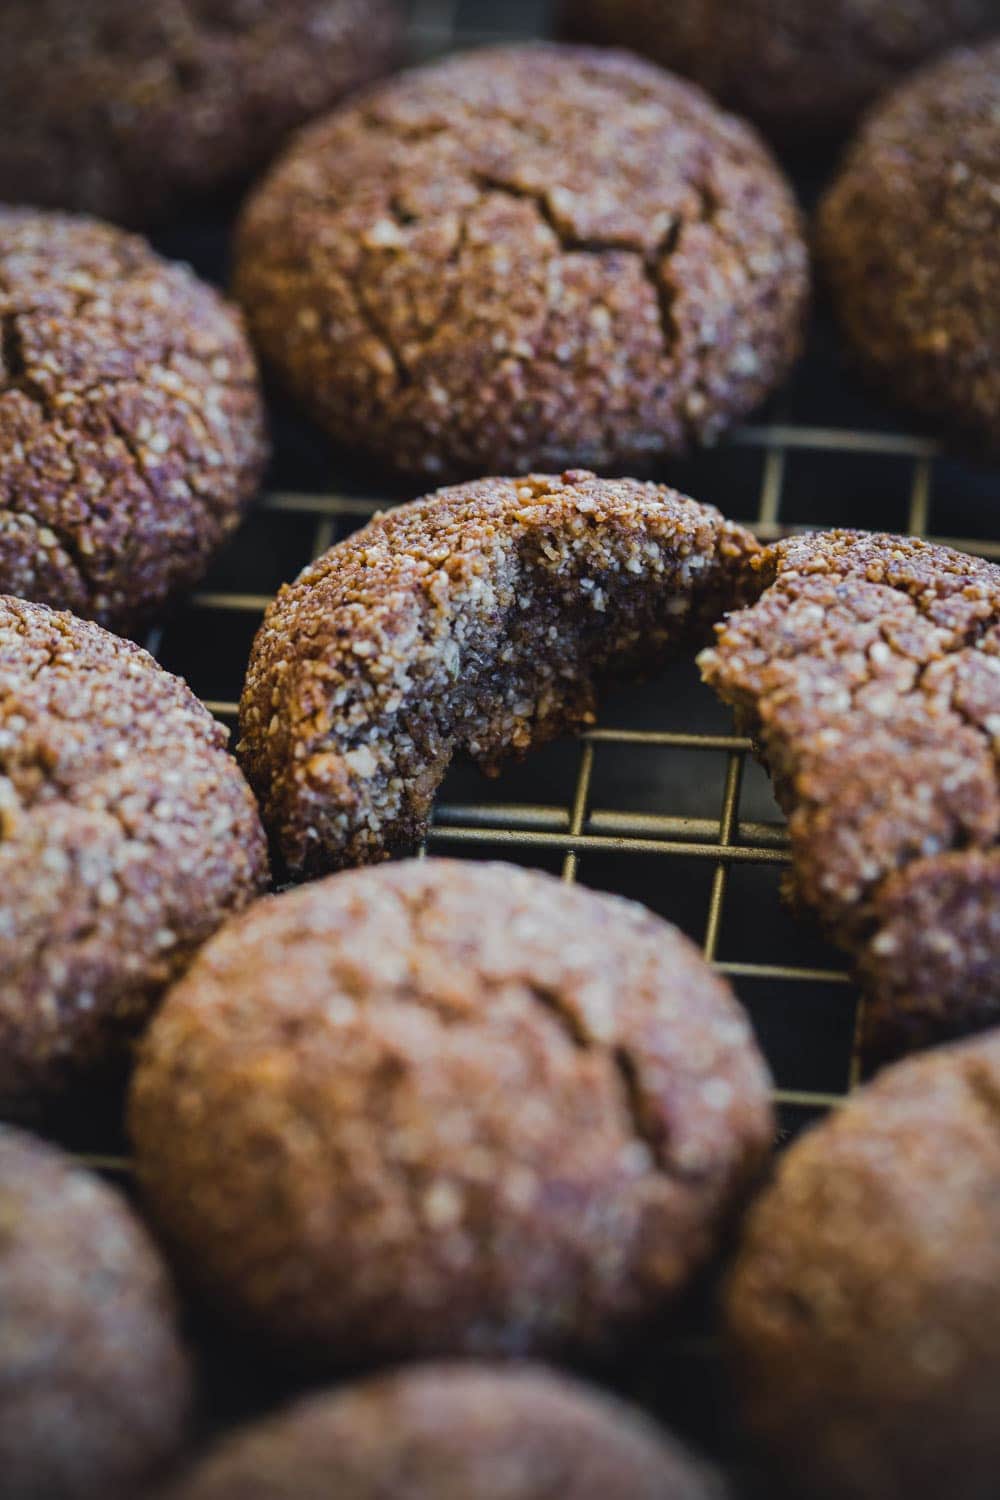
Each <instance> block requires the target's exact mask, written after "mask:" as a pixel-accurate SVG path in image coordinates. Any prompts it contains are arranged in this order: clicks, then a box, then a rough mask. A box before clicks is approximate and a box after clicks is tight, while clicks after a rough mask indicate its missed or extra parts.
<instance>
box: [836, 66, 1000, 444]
mask: <svg viewBox="0 0 1000 1500" xmlns="http://www.w3.org/2000/svg"><path fill="white" fill-rule="evenodd" d="M998 241H1000V40H997V41H994V42H991V43H989V44H988V45H985V46H983V47H980V48H978V49H974V50H973V49H969V50H965V51H959V52H955V53H952V54H951V56H949V57H947V58H946V59H945V60H944V61H943V62H940V63H938V64H936V65H935V66H934V67H931V68H928V69H926V70H925V71H923V72H922V73H919V74H918V75H917V76H916V77H915V78H913V79H912V80H909V81H908V82H906V83H904V84H903V85H902V86H901V87H900V88H898V89H897V90H896V91H895V93H893V94H891V95H890V96H889V98H888V99H886V100H885V101H884V102H883V103H882V104H880V105H879V106H878V107H877V108H876V109H875V110H874V112H873V113H872V114H871V116H870V117H869V118H868V119H867V120H866V122H865V123H864V125H863V126H862V128H861V131H860V133H859V135H858V137H857V139H856V140H855V142H854V144H853V145H852V147H851V149H850V151H849V152H848V155H847V158H846V160H845V162H844V165H843V167H842V168H841V171H840V174H839V176H838V177H837V178H836V180H835V181H834V183H833V186H832V187H831V188H830V189H829V190H828V192H827V194H826V197H825V199H824V200H823V202H822V204H821V205H820V209H819V217H818V227H817V249H818V254H819V257H820V261H821V263H822V265H823V268H824V270H825V272H826V276H827V280H828V281H829V283H830V287H831V291H832V293H833V300H834V304H835V307H836V310H837V312H838V314H839V316H840V319H841V322H842V323H843V326H844V329H845V331H846V333H847V335H848V337H849V339H850V340H851V343H852V345H853V347H854V349H855V351H856V353H857V355H858V357H859V359H860V361H861V363H862V364H863V366H864V367H865V368H866V369H867V370H868V371H869V373H870V374H871V376H872V377H873V379H874V380H876V381H877V382H878V383H879V386H880V388H881V390H882V391H883V392H884V393H885V394H887V395H889V396H891V397H893V398H894V399H896V398H898V399H899V400H900V401H902V402H905V403H906V404H907V405H909V406H911V407H912V408H913V409H914V410H915V411H916V412H918V413H919V414H920V415H921V416H923V417H925V418H927V419H928V420H929V421H932V422H934V423H935V424H937V425H939V426H940V427H941V428H942V429H943V430H945V431H946V432H947V433H950V434H954V435H955V436H956V437H958V438H961V439H964V440H965V441H967V442H968V443H970V444H971V445H972V446H973V447H975V448H979V449H983V450H986V451H992V452H1000V256H998V255H997V243H998Z"/></svg>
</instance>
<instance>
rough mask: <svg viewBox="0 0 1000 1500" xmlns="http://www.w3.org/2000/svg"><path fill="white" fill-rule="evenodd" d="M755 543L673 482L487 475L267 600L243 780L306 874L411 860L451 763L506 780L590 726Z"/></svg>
mask: <svg viewBox="0 0 1000 1500" xmlns="http://www.w3.org/2000/svg"><path fill="white" fill-rule="evenodd" d="M756 550H757V546H756V543H755V542H754V540H753V538H752V537H751V536H750V535H749V533H748V532H746V531H744V530H743V529H742V528H741V527H739V526H736V525H734V524H732V523H731V522H728V521H725V520H723V518H722V517H721V516H720V515H719V513H718V511H716V510H714V509H713V508H712V507H711V506H705V505H698V504H697V503H696V502H695V501H693V500H688V499H686V498H684V497H683V496H681V495H678V494H677V493H676V491H673V490H668V489H666V488H665V487H664V486H662V485H653V484H639V483H637V482H636V481H635V480H631V479H619V480H600V479H595V478H594V476H593V474H588V473H586V472H582V471H571V472H567V473H565V474H563V475H562V477H561V478H556V477H555V476H552V475H531V476H529V477H528V478H526V479H517V480H514V479H483V480H480V481H479V482H478V483H475V484H468V485H462V486H458V487H456V488H453V489H446V490H440V491H438V492H437V493H436V494H433V495H428V496H425V497H424V498H423V499H422V500H416V501H414V502H413V503H412V504H411V505H405V506H402V507H400V508H398V509H396V510H394V511H391V512H390V513H389V514H388V515H385V516H382V517H379V518H377V519H376V520H374V521H372V522H371V523H370V524H369V525H368V526H366V527H365V528H364V529H363V530H361V531H358V532H356V533H354V534H353V535H352V536H350V537H348V538H347V539H346V541H343V542H340V543H339V544H338V545H337V546H335V547H333V548H331V550H330V551H329V552H327V553H326V554H325V555H324V556H323V557H321V558H320V559H319V560H318V561H317V562H315V563H313V564H312V565H311V566H310V567H308V568H306V570H305V571H304V572H303V573H302V574H301V575H300V576H299V578H298V579H297V580H296V582H295V583H293V584H291V585H288V586H286V587H285V588H283V589H282V590H281V591H280V593H279V594H278V596H277V598H276V600H274V602H273V603H272V604H271V605H270V607H269V608H268V610H267V613H266V615H265V617H264V622H263V624H262V626H261V628H260V631H259V632H258V635H257V639H256V641H255V642H254V646H253V650H252V653H251V657H250V664H249V668H248V671H247V679H246V684H245V686H244V690H243V699H242V703H241V705H240V731H241V739H240V743H239V746H238V753H239V755H240V758H241V761H242V764H243V767H244V769H245V771H246V773H247V776H248V777H249V779H250V782H251V784H252V785H253V787H254V789H255V790H256V792H257V794H258V796H259V797H260V800H261V806H262V810H263V815H264V819H265V822H266V824H267V827H268V829H269V831H270V833H271V837H272V841H273V844H274V847H275V849H276V851H277V853H278V856H279V858H280V859H281V861H282V862H283V864H284V866H285V868H286V869H287V870H288V871H289V872H291V873H292V874H295V875H306V874H316V873H320V872H322V871H324V870H330V869H335V868H338V867H340V866H344V865H351V864H361V863H367V862H370V861H373V860H378V859H384V858H386V856H387V855H389V854H392V853H397V852H401V851H402V852H406V851H410V850H412V849H413V848H414V847H415V845H416V844H417V843H418V842H419V840H420V839H421V837H422V836H423V834H424V832H425V830H426V826H427V819H428V816H429V813H430V810H431V804H432V801H433V797H434V793H435V791H436V790H437V787H438V785H439V784H440V782H441V780H442V778H443V776H444V773H445V771H446V770H447V767H448V763H449V761H450V760H451V758H452V756H453V755H454V754H455V753H456V752H459V751H464V752H465V753H467V754H468V755H470V756H471V757H472V758H473V759H474V760H475V761H476V762H477V763H478V764H479V765H480V766H481V767H482V768H483V769H484V770H485V771H487V772H488V773H490V774H495V773H496V772H497V771H498V770H499V767H500V764H501V763H502V761H503V760H504V759H506V758H508V757H510V756H516V755H522V754H523V753H524V752H525V751H527V750H528V749H530V748H531V747H532V746H535V745H539V744H542V743H544V742H545V741H546V740H550V739H552V738H554V737H555V736H556V735H559V734H562V733H564V732H565V731H567V730H571V729H577V728H579V727H581V726H583V725H586V724H589V723H592V722H593V717H594V712H593V710H594V701H595V692H596V689H597V687H598V685H599V684H600V683H601V682H602V681H603V680H606V679H608V678H620V677H623V676H629V675H634V674H636V673H637V672H643V671H649V670H655V669H656V668H657V667H659V666H660V665H662V664H663V662H664V661H666V660H667V658H668V656H669V655H670V654H671V653H672V652H674V651H675V650H677V649H678V648H681V647H683V646H686V645H689V644H691V643H692V642H694V643H699V644H700V642H701V641H702V640H704V639H705V637H706V635H707V634H708V629H709V625H710V622H711V621H713V620H716V619H718V618H719V616H720V615H721V613H722V611H723V610H724V609H726V608H727V607H730V606H731V605H733V604H734V603H737V602H739V600H740V599H741V598H744V597H746V596H747V587H746V585H747V583H748V582H749V579H750V576H751V575H750V569H749V566H748V562H749V559H750V557H752V556H753V555H754V553H755V551H756Z"/></svg>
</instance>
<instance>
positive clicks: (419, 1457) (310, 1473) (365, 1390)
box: [167, 1361, 724, 1500]
mask: <svg viewBox="0 0 1000 1500" xmlns="http://www.w3.org/2000/svg"><path fill="white" fill-rule="evenodd" d="M331 1473H336V1476H337V1481H336V1482H337V1497H338V1500H384V1497H386V1496H388V1495H395V1494H397V1493H398V1484H399V1476H400V1475H401V1474H405V1476H406V1481H405V1482H406V1495H407V1500H551V1497H552V1496H554V1495H558V1496H559V1497H560V1500H613V1497H616V1496H622V1497H624V1496H627V1497H628V1500H723V1493H724V1492H723V1489H722V1486H721V1483H719V1482H717V1481H716V1479H715V1476H714V1475H712V1474H711V1473H710V1472H709V1471H708V1470H707V1469H705V1468H703V1467H702V1465H700V1464H699V1463H697V1462H696V1461H695V1460H694V1459H693V1458H692V1457H690V1455H688V1454H687V1453H686V1452H685V1451H684V1449H683V1448H682V1447H681V1445H680V1444H679V1443H677V1442H675V1441H674V1440H673V1439H671V1438H670V1437H669V1436H668V1434H667V1433H665V1432H662V1431H660V1430H658V1429H657V1428H656V1427H655V1426H654V1425H653V1423H652V1422H650V1421H649V1420H648V1419H647V1418H645V1417H643V1416H641V1415H640V1413H638V1412H636V1411H633V1410H630V1408H629V1407H627V1406H625V1405H623V1404H622V1403H621V1402H619V1401H616V1400H614V1399H613V1398H612V1397H610V1396H607V1395H606V1394H605V1393H604V1392H598V1391H596V1390H592V1389H589V1388H588V1387H587V1386H585V1385H582V1384H580V1383H578V1382H577V1381H575V1380H570V1379H568V1378H567V1377H566V1376H564V1375H557V1374H556V1373H555V1372H554V1371H549V1370H546V1369H544V1368H542V1367H539V1366H531V1365H524V1364H520V1365H490V1364H487V1363H480V1362H478V1361H477V1362H475V1363H462V1362H460V1361H454V1362H451V1363H447V1364H445V1363H442V1364H426V1365H417V1366H414V1367H411V1368H410V1369H408V1370H403V1371H401V1372H399V1373H395V1374H389V1375H380V1376H377V1377H375V1378H374V1379H371V1380H367V1381H364V1382H363V1383H360V1384H357V1385H353V1386H347V1387H342V1388H341V1389H340V1390H339V1391H337V1392H332V1393H329V1394H323V1395H318V1396H311V1397H307V1398H306V1399H305V1400H301V1401H299V1402H297V1403H296V1404H295V1405H294V1406H292V1407H289V1408H288V1409H287V1410H285V1411H283V1412H279V1413H278V1415H277V1416H274V1417H271V1418H268V1419H267V1420H265V1421H264V1422H260V1423H258V1424H256V1426H253V1427H249V1428H247V1429H246V1430H245V1431H243V1432H240V1433H237V1434H236V1435H235V1436H234V1437H232V1438H230V1439H228V1440H226V1441H224V1442H223V1443H222V1444H221V1445H220V1446H219V1448H218V1449H217V1450H216V1451H215V1452H214V1453H213V1454H210V1455H209V1457H208V1458H207V1459H206V1460H205V1461H204V1463H203V1464H202V1465H201V1466H200V1467H198V1468H196V1469H195V1470H194V1472H193V1473H192V1474H191V1475H189V1476H188V1477H186V1478H185V1479H182V1480H181V1481H180V1482H179V1483H178V1484H177V1486H176V1487H175V1488H173V1489H171V1490H170V1492H169V1497H167V1500H247V1497H249V1496H252V1497H253V1500H293V1497H294V1500H328V1497H329V1495H330V1475H331Z"/></svg>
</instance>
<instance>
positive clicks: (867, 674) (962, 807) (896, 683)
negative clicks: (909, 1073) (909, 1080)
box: [700, 531, 1000, 1056]
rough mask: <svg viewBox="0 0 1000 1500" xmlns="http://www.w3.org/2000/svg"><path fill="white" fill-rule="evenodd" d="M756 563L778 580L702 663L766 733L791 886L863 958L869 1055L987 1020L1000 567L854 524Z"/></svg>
mask: <svg viewBox="0 0 1000 1500" xmlns="http://www.w3.org/2000/svg"><path fill="white" fill-rule="evenodd" d="M751 566H752V568H753V569H754V570H755V571H756V572H757V573H758V575H759V579H760V582H761V583H762V584H763V585H764V586H765V587H764V592H763V594H762V596H761V598H760V599H759V601H758V602H757V603H756V604H754V605H753V606H751V608H749V609H747V610H744V611H742V612H741V613H738V614H735V615H732V616H730V617H729V619H727V620H726V621H725V623H724V624H722V625H720V626H719V627H717V629H718V639H717V641H716V644H715V647H714V648H713V649H712V650H710V651H706V652H703V653H702V655H701V657H700V665H701V669H702V675H703V676H704V678H705V680H706V681H707V682H708V683H710V684H711V685H712V686H713V687H714V688H715V689H716V691H717V692H719V693H720V695H721V696H722V698H723V699H724V700H725V701H726V702H727V703H730V704H732V705H733V706H734V707H735V708H736V711H737V715H738V718H739V720H740V722H741V724H742V725H743V726H744V727H746V728H747V729H748V730H750V731H751V732H752V733H753V734H754V735H755V737H756V738H757V740H758V742H759V746H760V751H761V756H762V758H763V759H764V760H765V762H766V764H767V766H768V769H769V770H770V772H771V775H772V777H773V779H774V784H775V791H776V793H777V796H778V800H779V801H780V802H781V804H782V806H783V807H784V809H785V811H786V812H787V813H788V815H789V832H790V835H791V842H792V854H793V861H794V892H795V895H796V897H797V898H798V899H799V900H800V901H801V902H802V903H803V904H805V905H807V906H809V907H811V908H812V909H813V910H814V911H816V912H817V913H818V914H819V916H820V918H821V919H822V921H823V922H824V924H825V926H826V928H827V930H828V931H829V933H830V935H831V936H832V937H833V938H834V939H835V941H837V942H839V943H840V944H841V945H842V946H844V947H845V948H846V949H847V950H848V951H849V952H851V953H853V954H854V955H856V956H857V957H859V959H860V967H861V972H862V976H863V977H864V978H865V980H866V981H867V984H868V987H869V1004H868V1006H867V1007H866V1011H865V1016H864V1028H865V1043H866V1046H867V1048H868V1050H869V1052H870V1054H871V1055H872V1056H885V1055H887V1054H889V1053H891V1052H894V1051H900V1050H902V1049H903V1048H905V1047H907V1046H911V1045H915V1044H918V1043H923V1042H926V1041H930V1040H936V1039H940V1038H941V1037H946V1036H953V1035H956V1034H959V1033H961V1032H964V1031H969V1030H972V1029H975V1028H976V1027H978V1026H982V1025H985V1024H989V1022H990V1021H991V1020H992V1019H994V1016H993V1008H994V1007H993V1006H991V1004H990V999H989V997H990V992H991V991H993V992H995V983H994V981H995V976H996V973H997V968H998V964H1000V944H998V936H1000V934H998V929H997V919H996V911H995V901H994V893H995V889H996V869H995V864H996V858H997V852H998V846H1000V774H998V761H997V726H998V725H1000V567H997V565H996V564H994V563H989V562H984V561H983V560H981V559H979V558H974V557H968V556H966V555H964V554H963V553H961V552H955V551H952V550H951V549H950V548H947V547H938V546H932V545H930V544H929V543H927V542H923V541H918V540H916V539H915V538H913V537H898V536H885V535H870V534H868V533H864V532H850V531H832V532H821V533H818V534H813V535H810V536H802V537H796V538H794V539H791V540H788V541H784V542H778V543H776V544H775V545H774V546H772V547H768V548H766V549H765V550H764V551H763V552H761V553H759V554H758V555H757V556H756V557H754V558H753V559H752V563H751ZM959 932H960V933H961V942H958V941H956V938H957V935H958V934H959ZM921 953H922V954H923V958H922V959H921V958H920V957H919V955H920V954H921Z"/></svg>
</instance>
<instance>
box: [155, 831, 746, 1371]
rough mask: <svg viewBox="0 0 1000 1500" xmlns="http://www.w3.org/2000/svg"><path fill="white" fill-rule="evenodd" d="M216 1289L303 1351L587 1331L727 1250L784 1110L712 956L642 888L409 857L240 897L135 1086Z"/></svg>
mask: <svg viewBox="0 0 1000 1500" xmlns="http://www.w3.org/2000/svg"><path fill="white" fill-rule="evenodd" d="M129 1129H130V1133H131V1136H132V1139H133V1142H134V1145H135V1151H136V1162H137V1170H138V1174H139V1179H140V1182H141V1185H142V1188H143V1192H144V1196H145V1200H146V1202H147V1204H148V1206H149V1208H150V1211H151V1212H152V1213H153V1215H154V1216H155V1218H156V1221H157V1222H158V1224H159V1225H160V1227H161V1229H162V1231H163V1233H164V1234H165V1235H166V1237H167V1238H168V1240H169V1242H170V1243H171V1245H172V1246H173V1247H174V1250H175V1253H176V1255H177V1258H178V1264H179V1265H180V1266H181V1267H182V1268H183V1269H184V1271H185V1273H186V1274H187V1275H188V1276H189V1277H190V1278H191V1280H192V1281H193V1282H194V1284H195V1285H196V1286H198V1287H199V1288H200V1289H201V1291H202V1293H203V1294H204V1295H205V1296H206V1297H208V1298H209V1299H210V1300H211V1302H212V1305H213V1307H215V1308H217V1309H219V1310H220V1311H221V1312H223V1313H224V1314H225V1315H226V1316H227V1317H229V1318H230V1319H231V1320H232V1321H233V1322H234V1323H236V1324H237V1325H239V1326H241V1327H244V1328H246V1329H248V1330H251V1331H253V1332H254V1333H255V1334H256V1335H257V1336H258V1337H260V1338H262V1339H263V1340H265V1341H266V1342H267V1343H269V1344H270V1345H271V1346H273V1347H275V1348H277V1349H278V1350H283V1351H284V1353H285V1354H286V1355H287V1356H289V1357H290V1358H292V1359H293V1360H294V1361H296V1362H297V1363H298V1364H299V1365H300V1366H301V1365H306V1366H312V1365H316V1366H320V1367H330V1366H336V1365H342V1364H355V1365H358V1364H362V1365H363V1364H367V1363H375V1362H379V1361H385V1360H391V1359H395V1358H398V1357H406V1358H412V1357H416V1356H424V1355H428V1356H431V1355H441V1354H449V1355H452V1354H470V1355H476V1356H480V1355H488V1354H491V1353H492V1354H504V1355H506V1354H518V1355H520V1354H524V1353H528V1352H532V1351H577V1352H580V1351H584V1350H590V1351H594V1350H597V1349H602V1348H605V1347H607V1346H613V1345H614V1344H615V1342H616V1341H617V1340H618V1339H620V1338H621V1337H622V1335H623V1334H624V1333H626V1332H627V1331H628V1330H630V1329H632V1328H634V1327H635V1325H636V1324H637V1323H639V1322H641V1321H642V1319H644V1318H647V1317H649V1316H652V1315H653V1314H654V1313H655V1312H656V1311H657V1310H662V1309H663V1308H665V1307H668V1306H669V1305H670V1304H671V1303H672V1302H673V1301H674V1299H675V1298H676V1297H677V1296H678V1294H679V1293H680V1292H681V1291H682V1289H683V1288H684V1287H685V1285H686V1283H687V1282H688V1280H689V1279H690V1277H691V1275H692V1273H693V1272H694V1271H695V1270H696V1269H697V1268H698V1267H700V1266H701V1265H702V1264H703V1263H704V1262H705V1260H706V1259H707V1258H708V1257H709V1256H710V1255H711V1254H712V1253H713V1251H714V1250H715V1249H716V1248H717V1245H718V1243H719V1239H720V1236H721V1234H722V1231H723V1226H724V1224H725V1223H726V1221H727V1219H728V1217H729V1215H730V1214H731V1212H732V1210H733V1209H734V1207H735V1206H736V1204H737V1203H738V1202H739V1200H740V1199H741V1197H742V1195H743V1193H744V1191H745V1190H746V1188H747V1185H748V1183H749V1181H750V1180H751V1179H752V1177H753V1176H754V1175H755V1173H756V1171H757V1170H758V1169H759V1166H760V1163H761V1161H762V1158H763V1156H764V1154H765V1153H766V1151H767V1148H768V1146H769V1144H770V1140H771V1135H772V1129H773V1123H772V1115H771V1108H770V1104H769V1099H768V1077H767V1070H766V1068H765V1066H764V1063H763V1061H762V1059H761V1057H760V1055H759V1053H758V1051H757V1048H756V1046H755V1044H754V1040H753V1035H752V1032H751V1029H750V1026H749V1023H748V1021H747V1019H746V1017H745V1016H744V1014H743V1012H742V1011H741V1010H740V1007H739V1006H738V1005H737V1004H736V1002H735V1000H734V999H733V997H732V993H731V991H730V990H729V988H728V986H727V985H726V984H725V982H724V981H723V980H722V979H721V978H719V977H718V976H717V975H716V974H715V973H714V972H713V971H712V970H711V969H710V968H709V967H708V965H707V964H706V963H705V962H704V960H703V959H702V957H701V955H700V953H699V952H698V950H697V949H696V948H695V947H694V945H693V944H691V943H690V942H689V941H688V940H687V939H686V938H685V937H683V936H682V935H681V934H680V933H679V932H678V931H677V930H676V929H675V928H672V927H670V926H669V925H668V924H666V923H664V922H662V921H661V920H660V919H659V918H656V917H653V916H652V915H651V914H650V913H649V912H647V911H645V910H644V909H643V908H642V907H639V906H636V905H634V904H632V903H629V902H625V901H622V900H620V899H619V898H617V897H611V896H602V895H598V894H596V893H594V892H592V891H587V890H584V889H582V888H575V887H569V886H565V885H563V884H562V883H561V882H559V881H556V880H554V879H553V878H552V877H550V876H545V875H541V874H539V873H536V872H532V871H527V870H522V869H518V868H516V867H513V866H507V865H493V864H485V865H484V864H478V863H470V862H458V861H448V860H426V861H423V860H413V861H408V862H404V863H397V864H391V865H383V866H380V867H379V868H377V869H372V870H354V871H349V872H346V873H344V874H341V875H335V876H331V877H330V878H328V879H327V880H324V881H320V882H315V883H313V884H311V885H306V886H301V887H298V888H297V889H296V890H294V891H290V892H286V893H285V894H283V895H281V896H276V897H273V898H268V899H265V900H264V901H261V902H258V903H257V905H256V906H255V907H254V908H252V910H251V911H249V912H247V913H245V914H244V915H243V916H242V917H240V918H238V919H236V920H235V921H233V922H232V923H230V924H228V925H227V927H226V928H225V929H223V931H222V932H221V933H220V934H219V935H218V936H217V937H216V938H215V939H214V940H213V941H212V942H211V943H209V944H208V945H207V946H206V947H205V948H204V949H203V950H202V952H201V954H200V955H199V957H198V958H197V959H196V961H195V963H194V964H193V966H192V967H191V969H190V970H189V972H188V974H187V976H186V977H185V978H184V979H183V980H182V981H181V982H180V983H179V984H178V985H177V986H176V987H175V988H174V989H173V990H172V991H171V993H170V995H169V997H168V999H167V1001H166V1002H165V1004H164V1005H163V1007H162V1008H161V1010H160V1011H159V1013H158V1015H157V1017H156V1018H155V1020H154V1022H153V1024H152V1026H151V1028H150V1029H149V1031H148V1032H147V1034H146V1037H145V1039H144V1041H143V1043H142V1050H141V1056H140V1062H139V1065H138V1067H137V1070H136V1072H135V1074H134V1076H133V1081H132V1088H131V1096H130V1102H129Z"/></svg>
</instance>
